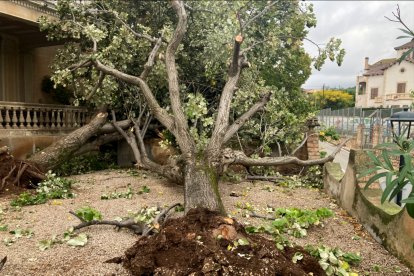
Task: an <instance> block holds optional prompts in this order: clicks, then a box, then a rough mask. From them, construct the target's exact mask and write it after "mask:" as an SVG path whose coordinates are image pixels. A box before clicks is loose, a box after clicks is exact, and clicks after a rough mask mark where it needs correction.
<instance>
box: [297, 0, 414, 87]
mask: <svg viewBox="0 0 414 276" xmlns="http://www.w3.org/2000/svg"><path fill="white" fill-rule="evenodd" d="M310 2H311V3H313V5H314V12H315V15H316V18H317V20H318V23H317V26H316V28H313V29H311V31H310V32H309V36H308V37H309V38H310V39H311V40H313V41H314V42H317V43H326V42H327V41H328V40H329V38H330V37H336V38H340V39H341V40H342V47H344V48H345V50H346V55H345V59H344V62H343V64H342V66H340V67H338V66H337V64H336V63H332V62H330V61H327V62H326V63H325V65H324V67H323V68H322V70H321V71H317V70H313V71H312V75H311V76H310V78H309V79H308V81H307V82H306V83H305V84H304V85H303V88H307V89H321V88H322V86H323V85H324V84H325V86H329V87H343V88H346V87H351V86H355V79H356V76H357V75H359V74H361V73H362V70H363V66H364V58H365V57H369V63H370V64H372V63H375V62H377V61H378V60H380V59H383V58H392V57H395V50H394V47H396V46H399V45H402V44H404V43H406V42H408V41H409V40H407V39H396V37H398V36H400V35H404V34H403V33H402V32H401V31H400V30H398V28H401V26H400V25H399V24H397V23H394V22H390V21H388V20H387V19H386V18H385V17H384V16H388V17H390V18H391V17H392V12H395V11H396V7H397V4H399V6H400V9H401V16H402V18H403V20H404V21H405V23H406V24H407V25H408V26H409V27H410V28H411V29H414V1H310ZM305 48H306V49H307V51H308V52H309V53H311V54H313V55H315V54H316V52H317V49H316V47H315V46H312V45H311V44H310V43H305Z"/></svg>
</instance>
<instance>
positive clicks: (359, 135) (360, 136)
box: [355, 124, 365, 149]
mask: <svg viewBox="0 0 414 276" xmlns="http://www.w3.org/2000/svg"><path fill="white" fill-rule="evenodd" d="M364 128H365V125H364V124H359V125H358V126H357V129H356V143H355V149H362V143H363V142H364V141H363V140H364Z"/></svg>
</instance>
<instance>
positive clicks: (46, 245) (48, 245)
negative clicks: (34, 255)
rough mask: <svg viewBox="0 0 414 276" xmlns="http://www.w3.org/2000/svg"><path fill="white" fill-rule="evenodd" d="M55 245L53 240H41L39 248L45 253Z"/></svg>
mask: <svg viewBox="0 0 414 276" xmlns="http://www.w3.org/2000/svg"><path fill="white" fill-rule="evenodd" d="M53 244H54V242H53V240H41V241H40V242H39V243H38V247H39V249H40V250H41V251H45V250H47V249H49V248H51V247H52V245H53Z"/></svg>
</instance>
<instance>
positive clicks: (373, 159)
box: [367, 151, 384, 167]
mask: <svg viewBox="0 0 414 276" xmlns="http://www.w3.org/2000/svg"><path fill="white" fill-rule="evenodd" d="M367 155H368V157H369V158H370V159H371V160H372V161H373V162H374V164H375V165H376V166H380V167H384V166H383V165H382V163H381V161H380V160H379V159H378V158H377V157H376V156H375V154H374V153H373V152H372V151H367Z"/></svg>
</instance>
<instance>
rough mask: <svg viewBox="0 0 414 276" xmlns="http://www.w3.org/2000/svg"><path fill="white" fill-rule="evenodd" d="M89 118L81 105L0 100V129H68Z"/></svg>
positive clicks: (78, 125) (87, 120) (85, 122)
mask: <svg viewBox="0 0 414 276" xmlns="http://www.w3.org/2000/svg"><path fill="white" fill-rule="evenodd" d="M89 120H90V114H89V112H88V110H87V109H86V108H83V107H73V106H66V105H49V104H30V103H20V102H2V101H0V130H1V129H13V130H14V129H24V130H42V129H43V130H59V131H70V130H73V129H75V128H78V127H81V126H83V125H85V124H87V123H88V122H89Z"/></svg>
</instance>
